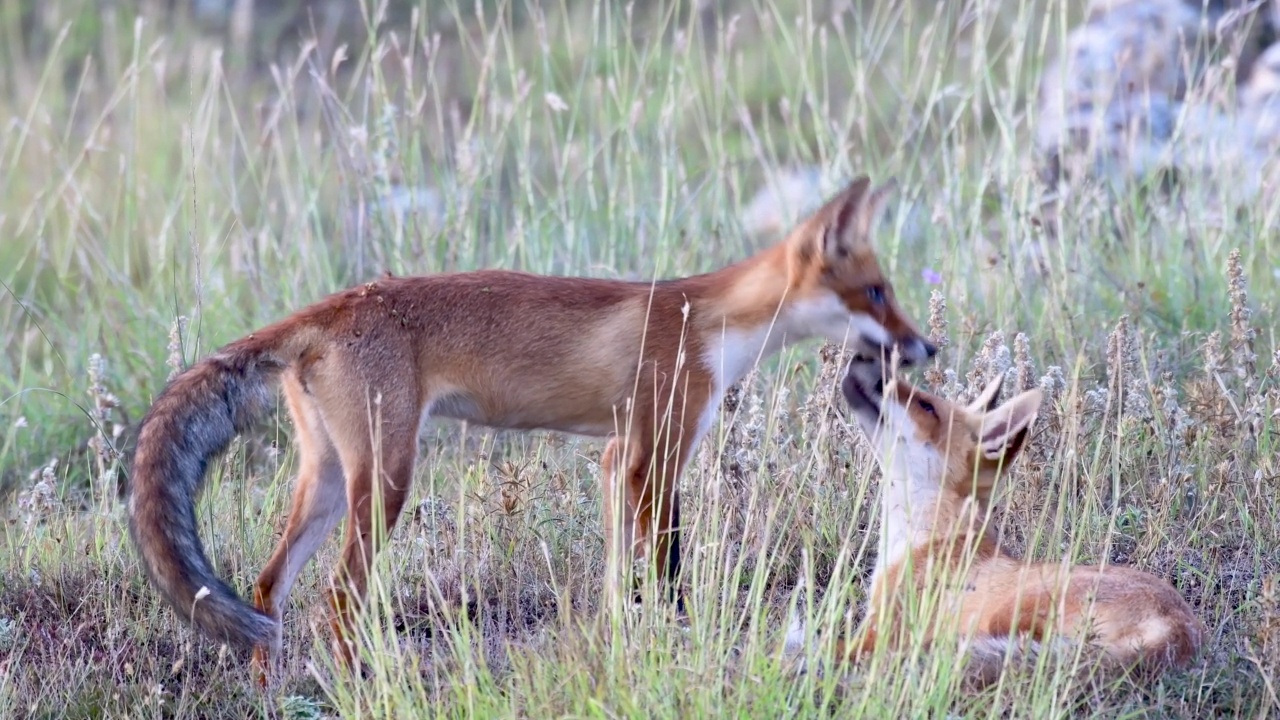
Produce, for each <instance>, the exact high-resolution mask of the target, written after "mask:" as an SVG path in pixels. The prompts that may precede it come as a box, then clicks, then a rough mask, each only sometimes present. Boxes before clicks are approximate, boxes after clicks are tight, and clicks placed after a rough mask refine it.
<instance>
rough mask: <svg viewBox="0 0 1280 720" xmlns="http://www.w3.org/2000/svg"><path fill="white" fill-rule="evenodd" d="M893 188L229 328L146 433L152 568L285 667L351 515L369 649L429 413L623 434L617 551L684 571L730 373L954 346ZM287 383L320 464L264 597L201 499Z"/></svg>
mask: <svg viewBox="0 0 1280 720" xmlns="http://www.w3.org/2000/svg"><path fill="white" fill-rule="evenodd" d="M893 187H894V183H893V181H890V182H889V184H887V185H885V186H882V187H879V188H875V189H873V188H872V187H871V185H870V182H869V180H868V179H867V178H865V177H862V178H859V179H857V180H855V181H854V182H853V183H851V184H850V185H849V186H848V187H847V188H845V189H844V190H843V191H842V192H841V193H840V194H839V195H837V196H836V197H835V198H833V199H832V200H830V201H829V202H828V203H827V204H826V205H825V206H823V207H822V208H820V209H819V210H818V211H817V212H815V213H814V214H813V215H812V216H810V217H809V218H807V219H806V220H805V221H803V222H802V223H800V224H799V225H798V226H797V227H796V228H794V229H793V230H792V232H791V233H790V235H789V236H788V237H787V238H786V239H785V240H784V241H783V242H781V243H780V244H778V245H777V246H775V247H772V248H770V249H767V250H765V251H763V252H761V253H759V254H758V255H756V256H754V257H752V258H749V259H747V260H745V261H743V262H740V263H738V264H736V265H732V266H730V267H727V268H724V269H722V270H719V271H716V272H712V273H708V274H705V275H697V276H694V277H689V278H683V279H678V280H667V281H660V282H655V283H640V282H623V281H614V280H597V279H588V278H568V277H544V276H537V275H530V274H525V273H518V272H505V271H493V270H488V271H479V272H468V273H457V274H443V275H434V276H426V277H413V278H385V279H380V280H377V281H375V282H370V283H368V284H366V285H362V286H359V287H355V288H351V289H349V290H345V291H342V292H339V293H336V294H334V295H331V296H329V297H328V298H326V299H324V300H321V301H320V302H318V303H316V304H314V305H312V306H310V307H307V308H304V309H302V310H300V311H298V312H296V313H294V314H293V315H292V316H290V317H288V318H286V319H284V320H282V321H280V322H278V323H276V324H274V325H270V326H268V327H266V328H263V329H262V330H259V331H257V332H254V333H252V334H250V335H249V336H248V337H245V338H242V339H240V340H237V341H235V342H233V343H231V344H230V345H227V346H226V347H224V348H222V349H221V350H219V351H218V352H216V353H214V354H213V355H211V356H210V357H208V358H206V359H204V360H202V361H201V362H199V363H197V364H195V365H193V366H192V367H190V368H188V369H187V370H186V371H184V372H183V373H182V374H180V375H179V376H177V377H176V378H174V379H173V381H172V382H171V383H170V384H169V385H168V387H166V388H165V389H164V390H163V391H162V392H161V393H160V395H159V396H158V397H157V398H156V399H155V403H154V405H153V406H152V407H151V410H150V411H149V412H148V414H147V416H146V418H145V419H144V420H143V422H142V425H141V428H140V430H139V435H138V445H137V451H136V454H135V458H134V468H133V477H132V481H131V485H132V487H131V494H130V497H129V500H128V508H129V520H130V522H129V527H130V531H131V535H132V537H133V541H134V544H135V545H136V546H137V548H138V551H139V553H140V555H141V558H142V562H143V564H144V565H145V566H146V569H147V572H148V573H149V575H150V577H151V580H152V582H154V583H155V585H156V586H157V587H158V588H159V590H160V592H161V593H162V594H163V595H164V596H165V598H166V599H167V600H168V601H169V602H170V604H172V605H173V607H174V609H175V610H176V611H177V612H178V613H179V614H180V615H182V616H183V617H185V618H187V619H189V620H190V621H192V622H193V623H194V624H195V625H196V626H198V627H199V628H200V629H201V630H203V631H204V632H206V633H207V634H209V635H211V636H213V637H216V638H218V639H220V640H224V641H227V642H231V643H234V644H237V645H242V646H243V645H249V646H253V647H254V648H255V653H254V657H255V660H256V661H257V662H258V663H260V664H261V667H262V669H263V670H265V669H266V668H267V665H266V663H267V661H268V659H269V658H270V657H271V656H272V655H273V654H274V653H275V652H277V651H278V650H279V647H280V643H281V624H280V622H281V615H282V612H283V608H284V605H285V599H286V598H287V596H288V594H289V591H290V588H291V587H292V586H293V583H294V580H295V579H296V578H297V577H298V573H299V572H300V571H301V569H302V568H303V566H304V565H305V564H306V563H307V562H308V561H309V560H310V558H311V556H312V555H314V554H315V552H316V550H317V549H318V548H319V547H320V545H321V543H323V542H324V540H325V538H326V537H328V535H329V534H330V533H331V532H332V531H333V529H334V527H335V526H336V525H337V524H338V521H339V520H341V519H342V517H343V515H344V514H345V515H347V516H348V523H347V530H346V541H345V545H344V547H343V551H342V559H341V561H340V564H339V566H338V568H337V569H336V571H335V574H334V577H333V582H332V584H331V587H330V589H329V591H328V601H329V607H330V611H331V616H330V623H331V626H332V629H333V632H334V635H335V637H336V639H337V641H338V643H337V648H338V649H337V652H338V655H339V659H340V661H342V662H344V663H350V662H352V661H353V660H354V656H353V655H351V652H352V648H351V642H350V640H351V638H352V634H351V630H352V625H351V623H352V621H353V617H354V614H355V613H356V612H357V611H358V609H359V606H360V605H361V604H362V602H363V597H364V593H365V590H366V583H367V580H368V572H369V566H370V563H371V560H372V558H373V557H374V555H375V553H376V552H377V550H378V547H379V546H380V545H381V544H383V542H384V541H385V534H389V533H390V532H391V530H392V528H394V526H395V523H396V518H397V516H398V515H399V514H400V510H401V507H402V506H403V505H404V502H405V499H406V497H407V495H408V492H409V485H410V481H411V480H412V474H413V468H414V463H415V460H416V455H417V439H418V429H419V426H420V425H421V424H422V420H423V418H425V417H427V416H439V417H448V418H456V419H461V420H467V421H470V422H473V423H477V424H481V425H486V426H490V427H497V428H508V429H522V430H527V429H534V428H542V429H548V430H556V431H562V432H568V433H578V434H582V435H589V436H597V437H603V436H612V439H611V440H610V441H609V443H608V446H607V448H606V449H605V452H604V454H603V457H602V465H603V466H604V471H605V479H604V498H605V500H604V509H605V531H606V537H607V538H609V548H608V556H609V566H610V570H611V572H613V571H616V570H618V569H619V568H620V567H621V562H622V560H621V558H623V557H626V556H627V553H629V552H635V553H636V554H637V555H644V554H646V552H647V551H648V550H650V549H652V551H653V556H652V558H651V560H652V561H653V562H654V563H656V565H657V568H658V570H659V573H660V577H662V578H663V580H664V582H666V583H668V587H669V589H670V588H674V587H675V581H676V576H677V574H678V572H679V563H680V547H679V537H680V536H679V501H678V496H677V492H676V488H677V479H678V478H679V475H680V472H681V470H682V469H683V468H684V466H685V464H686V463H687V462H688V460H689V456H690V454H691V453H692V451H693V449H694V447H695V446H696V444H697V443H698V441H699V440H700V439H701V438H702V436H703V435H705V434H706V433H707V431H708V430H709V429H710V427H711V424H712V421H713V420H714V418H715V412H716V409H717V408H718V407H719V405H720V400H721V396H722V394H723V393H724V391H725V389H726V388H728V387H729V386H730V385H732V384H733V383H735V382H737V381H738V380H739V379H741V377H742V376H743V375H744V374H745V373H746V372H747V370H749V369H750V367H751V366H752V365H753V364H754V363H756V362H758V361H759V360H760V359H761V358H764V357H767V356H769V355H770V354H772V353H774V352H777V351H778V350H779V349H780V348H781V347H782V346H783V345H784V343H791V342H795V341H799V340H803V339H805V338H810V337H822V338H827V339H829V340H831V341H833V342H837V343H841V342H846V341H848V342H849V343H851V344H852V345H853V346H854V347H855V348H856V349H857V350H858V351H859V352H863V353H871V354H881V353H884V352H888V351H889V350H890V349H891V348H895V347H896V348H897V350H898V352H899V353H901V354H902V356H903V357H904V358H905V359H907V360H915V361H920V360H924V359H926V358H928V357H930V356H932V355H933V354H934V353H935V352H936V348H935V347H934V346H933V345H931V344H930V343H929V342H927V341H926V340H925V339H924V338H923V337H922V336H921V334H920V332H919V330H918V329H917V328H916V326H915V324H913V322H912V321H911V320H910V319H909V318H908V317H906V316H905V315H904V314H903V312H902V310H901V309H900V308H899V307H898V304H897V301H896V300H895V298H894V293H893V289H892V286H891V285H890V283H889V282H888V280H886V279H885V277H884V274H883V273H882V272H881V269H880V266H879V263H878V262H877V260H876V256H875V253H874V251H873V249H872V244H871V234H872V230H873V227H874V224H875V220H876V217H877V215H878V212H879V210H880V209H881V208H882V206H883V205H884V203H885V201H886V199H887V198H888V196H889V195H890V193H891V192H892V190H893ZM277 380H279V381H280V382H281V384H282V385H283V388H284V395H285V399H286V401H287V403H288V408H289V414H290V415H291V416H292V418H293V422H294V424H295V427H296V431H295V437H296V441H297V445H298V452H299V472H298V480H297V484H296V487H295V489H294V494H293V507H292V510H291V511H290V513H289V518H288V522H287V524H286V526H285V529H284V536H283V537H282V538H281V540H280V543H279V545H277V546H276V549H275V552H274V553H273V554H272V556H271V559H270V561H269V562H268V563H267V566H266V568H265V569H264V570H263V571H262V574H261V575H260V576H259V577H258V580H257V583H256V584H255V586H254V593H253V600H254V605H253V606H250V605H249V604H247V603H245V602H244V601H243V600H241V599H240V598H239V597H238V596H237V595H236V593H235V591H234V590H232V589H231V588H230V587H229V586H227V585H226V584H224V583H223V582H222V581H221V580H219V579H218V577H217V576H216V575H214V572H213V569H212V568H211V567H210V565H209V561H208V560H207V558H206V557H205V553H204V548H203V547H202V545H201V542H200V538H199V536H198V534H197V532H196V515H195V503H196V497H197V493H198V491H199V489H200V487H201V484H202V482H203V476H204V474H205V470H206V468H207V466H208V464H209V461H210V459H211V458H213V457H214V456H215V455H217V454H218V453H220V452H222V451H223V450H224V449H225V448H226V447H227V445H228V444H229V443H230V442H231V440H232V439H233V438H234V437H235V436H236V434H237V433H240V432H244V431H247V430H248V429H249V428H250V427H252V423H253V422H254V420H255V419H256V418H258V417H260V416H261V415H263V414H264V413H265V412H266V410H267V409H269V408H270V407H271V405H272V385H273V384H274V383H275V382H276V381H277ZM375 498H376V499H377V502H379V503H380V507H378V508H374V507H373V504H374V503H375ZM375 518H382V521H383V522H384V523H385V524H384V525H379V526H375ZM619 526H620V527H619ZM650 546H652V547H650Z"/></svg>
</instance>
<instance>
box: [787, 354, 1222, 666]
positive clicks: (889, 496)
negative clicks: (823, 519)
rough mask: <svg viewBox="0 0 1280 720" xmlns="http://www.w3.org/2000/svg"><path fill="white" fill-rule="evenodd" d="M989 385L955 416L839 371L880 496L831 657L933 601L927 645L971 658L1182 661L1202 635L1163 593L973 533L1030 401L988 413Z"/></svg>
mask: <svg viewBox="0 0 1280 720" xmlns="http://www.w3.org/2000/svg"><path fill="white" fill-rule="evenodd" d="M1002 379H1003V378H997V379H996V380H994V381H993V382H992V383H991V384H990V385H988V387H987V388H986V389H985V390H984V391H983V393H982V394H981V396H980V397H978V398H977V399H976V400H975V401H974V402H973V403H972V404H971V405H969V406H968V407H961V406H958V405H956V404H953V403H951V402H948V401H947V400H944V399H943V398H941V397H938V396H936V395H933V394H930V393H927V392H924V391H922V390H919V389H917V388H913V387H911V386H910V385H907V384H905V383H902V382H899V381H896V380H895V381H891V382H890V383H888V385H884V383H883V382H882V380H881V365H880V364H879V363H875V362H871V361H866V360H862V359H858V358H855V360H854V361H853V362H852V363H851V364H850V367H849V371H848V372H847V374H846V375H845V378H844V380H843V382H842V384H841V390H842V392H843V394H844V397H845V399H846V400H847V401H848V403H849V405H850V406H851V407H852V409H853V411H854V414H855V415H856V416H857V419H858V423H859V425H861V427H862V431H863V432H864V433H865V435H866V437H867V438H868V439H869V440H870V442H871V444H872V446H873V447H874V452H875V454H876V459H877V461H878V463H879V465H880V468H881V471H882V473H883V476H884V480H883V483H884V485H883V487H882V489H881V523H882V525H881V530H880V547H879V554H878V556H877V559H876V566H875V569H874V571H873V573H872V578H871V592H870V595H869V598H868V606H867V613H866V617H865V618H864V620H863V622H862V625H861V627H860V629H859V630H858V632H857V634H856V636H855V637H854V638H853V641H852V642H851V643H848V644H844V645H843V646H842V647H840V648H839V653H840V655H842V656H844V657H848V658H853V659H856V658H858V657H859V656H862V655H864V654H866V653H869V652H871V650H872V649H873V648H874V647H875V644H876V643H877V642H879V641H881V640H883V641H885V642H886V643H887V646H888V647H894V646H900V645H901V644H902V643H903V642H906V641H907V638H908V635H909V633H908V629H907V628H906V627H904V623H905V622H907V620H905V619H904V617H903V616H905V615H906V612H907V610H906V609H907V607H908V605H907V603H908V602H909V601H908V599H907V598H909V597H911V596H914V597H917V598H921V599H924V598H936V603H937V604H936V605H935V606H934V607H933V610H932V611H931V612H930V615H931V616H933V618H934V619H933V620H932V622H930V623H929V624H928V625H927V627H926V628H924V630H923V632H924V640H925V641H926V642H927V641H930V640H932V639H933V638H935V637H939V636H940V635H942V634H944V633H959V638H960V639H961V640H962V641H963V642H965V643H966V644H967V646H968V647H969V648H970V649H971V650H973V651H974V655H975V656H978V657H977V658H976V659H979V660H981V659H983V658H982V657H981V656H982V655H983V652H982V651H983V650H987V651H988V652H987V653H986V655H987V657H988V659H990V656H991V655H992V654H994V652H999V653H1000V655H1001V656H1002V655H1003V649H1006V648H1008V647H1009V645H1010V641H1018V640H1030V641H1032V642H1033V644H1035V643H1039V642H1041V641H1044V640H1046V639H1047V638H1049V637H1050V636H1052V637H1053V638H1057V639H1060V640H1068V641H1071V640H1075V641H1080V640H1083V641H1085V642H1088V643H1090V644H1092V645H1094V646H1096V647H1097V648H1099V649H1100V650H1101V652H1102V654H1103V657H1104V659H1105V660H1107V661H1109V662H1114V663H1115V664H1118V665H1125V666H1145V667H1147V668H1155V669H1161V668H1166V667H1170V666H1176V665H1183V664H1186V663H1188V662H1189V661H1190V660H1191V659H1192V658H1193V657H1194V656H1195V655H1196V653H1197V652H1198V649H1199V646H1200V643H1201V637H1202V635H1203V633H1204V631H1203V628H1202V626H1201V624H1200V622H1199V620H1198V619H1197V618H1196V616H1195V615H1194V613H1193V612H1192V610H1191V607H1190V606H1188V605H1187V603H1186V601H1184V600H1183V599H1182V597H1181V596H1179V594H1178V592H1177V591H1176V590H1175V589H1174V588H1173V587H1172V586H1170V585H1169V584H1168V583H1166V582H1164V581H1163V580H1161V579H1159V578H1157V577H1155V576H1153V575H1149V574H1147V573H1143V572H1139V571H1137V570H1134V569H1132V568H1127V567H1120V566H1114V565H1112V566H1107V567H1094V566H1083V565H1082V566H1075V567H1071V566H1069V565H1067V564H1065V563H1031V562H1026V561H1023V560H1019V559H1017V558H1014V557H1012V556H1011V555H1009V554H1008V553H1006V552H1004V551H1003V550H1002V549H1001V548H1000V547H999V546H998V545H997V543H996V541H995V540H994V539H993V538H992V537H990V536H989V535H987V534H986V533H985V532H984V529H985V527H986V525H987V523H986V520H987V515H988V512H989V507H990V501H991V494H992V491H993V490H994V489H995V483H996V481H997V479H998V475H999V473H1000V471H1001V470H1002V469H1004V468H1008V467H1009V466H1010V464H1011V463H1012V462H1013V461H1014V459H1015V458H1016V457H1017V455H1018V453H1019V451H1021V450H1022V448H1023V446H1024V445H1025V444H1026V440H1027V434H1028V432H1029V431H1030V428H1031V424H1032V422H1033V421H1034V420H1035V418H1036V414H1037V412H1038V411H1039V408H1040V402H1041V393H1040V391H1039V390H1034V389H1033V390H1027V391H1026V392H1023V393H1021V394H1019V395H1017V396H1016V397H1013V398H1011V399H1010V400H1009V401H1008V402H1006V403H1005V404H1003V405H1000V406H999V407H996V400H997V399H998V398H999V394H1000V388H1001V382H1002ZM908 584H909V585H910V586H911V587H908V586H907V585H908ZM793 632H794V630H793ZM918 632H920V631H918V630H917V633H918ZM953 636H954V635H953ZM917 637H919V636H918V635H917ZM797 639H798V638H797V636H795V635H793V637H792V638H791V640H792V642H793V643H794V642H795V641H796V640H797ZM992 651H994V652H992ZM978 670H979V671H980V672H981V671H984V668H982V667H981V665H979V666H978ZM985 671H990V668H985ZM979 679H980V680H981V678H979Z"/></svg>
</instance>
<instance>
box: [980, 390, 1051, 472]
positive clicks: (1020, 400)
mask: <svg viewBox="0 0 1280 720" xmlns="http://www.w3.org/2000/svg"><path fill="white" fill-rule="evenodd" d="M1042 399H1043V395H1042V394H1041V393H1040V391H1039V390H1037V389H1031V390H1027V391H1026V392H1024V393H1022V394H1020V395H1018V396H1017V397H1014V398H1012V399H1010V400H1009V402H1007V403H1005V404H1004V405H1001V406H1000V407H998V408H996V409H995V410H992V411H991V412H989V413H987V414H986V415H984V416H983V417H982V432H981V434H980V437H981V440H980V441H979V445H980V447H981V448H982V457H983V459H984V460H989V461H1000V460H1002V461H1003V462H1004V464H1005V465H1008V464H1009V463H1010V462H1012V461H1013V458H1014V457H1016V456H1017V454H1018V453H1019V452H1020V451H1021V450H1022V446H1023V445H1024V444H1026V440H1027V434H1028V432H1029V431H1030V430H1031V423H1033V422H1035V419H1036V415H1037V414H1038V413H1039V412H1040V401H1041V400H1042Z"/></svg>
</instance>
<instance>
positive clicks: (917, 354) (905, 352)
mask: <svg viewBox="0 0 1280 720" xmlns="http://www.w3.org/2000/svg"><path fill="white" fill-rule="evenodd" d="M898 354H899V355H900V356H901V357H902V364H904V365H911V364H913V363H917V362H924V361H925V360H929V359H930V358H932V357H933V356H934V355H937V354H938V346H937V345H934V344H933V343H931V342H929V341H928V340H925V339H924V338H922V337H920V336H919V335H913V336H911V337H909V338H906V339H904V340H900V341H899V342H898Z"/></svg>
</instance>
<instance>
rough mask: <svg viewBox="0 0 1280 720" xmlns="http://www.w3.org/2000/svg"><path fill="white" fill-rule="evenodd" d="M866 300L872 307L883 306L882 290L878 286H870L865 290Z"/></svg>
mask: <svg viewBox="0 0 1280 720" xmlns="http://www.w3.org/2000/svg"><path fill="white" fill-rule="evenodd" d="M867 299H868V300H870V301H871V304H872V305H883V304H884V288H883V287H881V286H879V285H872V286H871V287H869V288H867Z"/></svg>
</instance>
